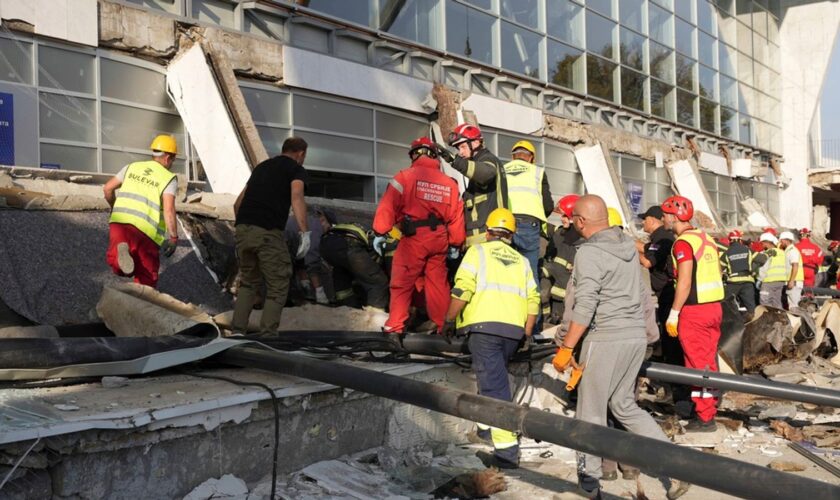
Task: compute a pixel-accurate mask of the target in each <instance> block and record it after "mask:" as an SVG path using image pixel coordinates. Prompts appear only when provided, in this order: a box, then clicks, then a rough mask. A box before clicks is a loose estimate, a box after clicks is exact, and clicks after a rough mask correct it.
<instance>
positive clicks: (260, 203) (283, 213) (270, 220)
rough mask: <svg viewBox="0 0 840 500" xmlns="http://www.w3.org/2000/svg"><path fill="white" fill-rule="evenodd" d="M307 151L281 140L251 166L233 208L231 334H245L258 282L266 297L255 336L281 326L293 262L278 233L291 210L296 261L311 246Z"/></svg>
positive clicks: (299, 142) (292, 139) (297, 142)
mask: <svg viewBox="0 0 840 500" xmlns="http://www.w3.org/2000/svg"><path fill="white" fill-rule="evenodd" d="M307 148H308V145H307V143H306V141H304V140H303V139H301V138H300V137H289V138H288V139H286V140H285V141H284V142H283V146H282V149H281V152H280V155H279V156H275V157H273V158H269V159H268V160H265V161H263V162H261V163H260V164H258V165H257V166H256V167H254V170H253V171H252V172H251V177H250V178H249V179H248V184H247V185H246V186H245V188H244V189H243V190H242V192H241V193H240V194H239V197H238V198H237V199H236V202H235V203H234V205H233V209H234V212H235V213H236V236H235V237H236V257H237V258H238V260H239V275H240V285H239V290H238V291H237V294H236V302H235V303H234V306H233V319H232V320H231V329H232V330H233V332H234V333H244V332H245V331H246V329H247V327H248V318H249V317H250V315H251V310H252V309H253V308H254V303H255V302H256V300H257V291H258V290H259V289H260V287H261V286H262V285H263V283H265V289H266V294H265V303H264V305H263V309H262V318H261V319H260V331H261V332H271V333H274V332H276V331H277V328H278V327H279V326H280V316H281V315H282V313H283V306H284V305H285V304H286V298H287V297H288V295H289V280H290V278H291V276H292V257H291V256H290V255H289V248H288V246H287V243H286V237H285V235H284V232H283V230H284V229H285V227H286V220H287V219H288V218H289V209H290V208H293V209H294V214H295V219H296V220H297V223H298V228H299V229H300V232H299V233H298V234H299V243H298V249H297V252H296V255H295V257H296V258H298V259H302V258H303V256H304V255H306V252H308V251H309V246H310V243H311V241H310V239H311V233H310V232H309V221H308V220H307V217H306V214H307V209H306V200H305V199H304V197H303V192H304V187H305V183H306V170H305V169H304V168H303V162H304V160H305V159H306V150H307Z"/></svg>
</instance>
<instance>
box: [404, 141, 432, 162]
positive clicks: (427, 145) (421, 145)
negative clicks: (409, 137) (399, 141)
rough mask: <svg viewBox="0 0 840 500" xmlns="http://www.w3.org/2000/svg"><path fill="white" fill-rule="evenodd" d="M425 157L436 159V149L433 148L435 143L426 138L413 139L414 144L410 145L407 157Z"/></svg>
mask: <svg viewBox="0 0 840 500" xmlns="http://www.w3.org/2000/svg"><path fill="white" fill-rule="evenodd" d="M421 154H423V155H427V156H430V157H432V158H437V149H436V148H435V143H434V142H432V140H431V139H429V138H428V137H419V138H417V139H414V142H412V143H411V147H410V148H409V150H408V156H410V157H411V158H412V159H414V158H416V157H417V155H421Z"/></svg>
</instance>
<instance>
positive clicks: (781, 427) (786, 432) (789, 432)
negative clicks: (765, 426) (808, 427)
mask: <svg viewBox="0 0 840 500" xmlns="http://www.w3.org/2000/svg"><path fill="white" fill-rule="evenodd" d="M770 428H771V429H773V431H775V432H776V434H778V435H779V436H781V437H783V438H785V439H787V440H788V441H796V442H799V441H802V440H804V439H805V435H804V434H803V433H802V430H800V429H797V428H796V427H794V426H792V425H790V424H789V423H787V422H785V421H783V420H772V421H770Z"/></svg>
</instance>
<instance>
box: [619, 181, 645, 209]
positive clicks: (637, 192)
mask: <svg viewBox="0 0 840 500" xmlns="http://www.w3.org/2000/svg"><path fill="white" fill-rule="evenodd" d="M624 189H625V193H626V194H627V204H628V205H630V210H631V211H632V212H633V213H634V214H637V215H638V214H639V213H640V212H641V211H642V195H643V194H644V186H643V185H642V184H640V183H638V182H627V183H625V184H624Z"/></svg>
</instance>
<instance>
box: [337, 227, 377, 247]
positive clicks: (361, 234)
mask: <svg viewBox="0 0 840 500" xmlns="http://www.w3.org/2000/svg"><path fill="white" fill-rule="evenodd" d="M330 231H336V232H339V233H344V234H346V235H348V236H351V237H353V238H355V239H357V240H359V242H360V243H363V244H365V245H367V244H368V237H367V232H366V231H365V230H364V228H362V227H361V226H359V225H358V224H333V225H332V227H330Z"/></svg>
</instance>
